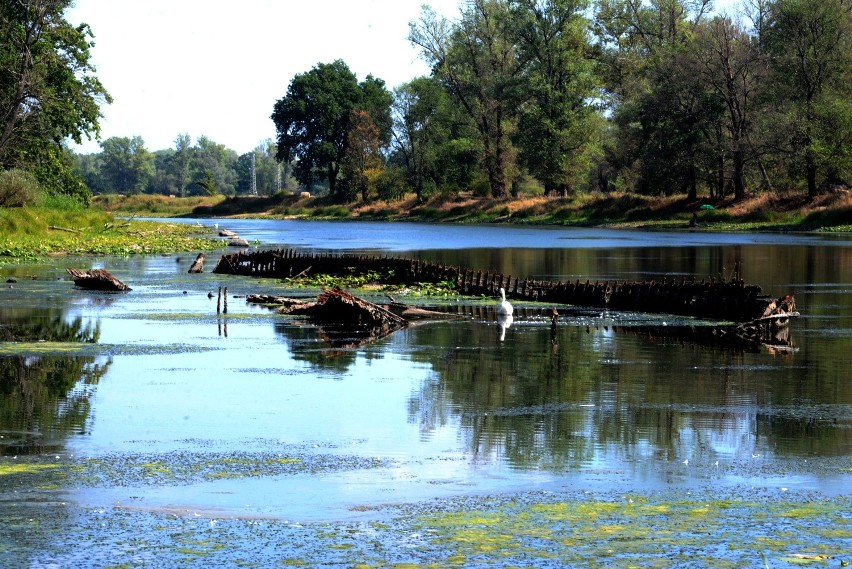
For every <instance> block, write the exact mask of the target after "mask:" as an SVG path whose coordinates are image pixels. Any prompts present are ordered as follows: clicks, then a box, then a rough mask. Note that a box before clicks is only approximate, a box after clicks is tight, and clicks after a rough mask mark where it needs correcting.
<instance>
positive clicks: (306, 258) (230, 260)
mask: <svg viewBox="0 0 852 569" xmlns="http://www.w3.org/2000/svg"><path fill="white" fill-rule="evenodd" d="M213 272H214V273H223V274H233V275H244V276H252V277H273V278H288V277H295V276H304V275H308V274H329V275H340V276H345V275H357V274H364V273H367V272H372V273H375V274H379V275H385V277H384V280H385V281H386V282H387V283H388V284H414V283H440V282H445V283H452V284H453V286H454V288H455V290H456V291H457V292H458V293H459V294H465V295H472V296H479V295H487V296H491V297H496V296H498V294H499V290H500V288H505V290H506V296H507V297H508V298H510V299H513V300H520V301H537V302H547V303H552V304H562V305H574V306H585V307H592V308H602V309H611V310H620V311H635V312H648V313H658V314H673V315H679V316H692V317H696V318H704V319H710V320H716V321H719V320H726V321H731V322H737V323H743V324H744V325H745V324H749V325H752V326H777V325H784V324H786V323H787V320H788V319H789V318H791V317H795V316H798V313H797V312H796V309H795V302H794V300H793V297H792V296H789V295H788V296H784V297H781V298H774V297H771V296H768V295H765V294H762V293H761V288H760V287H759V286H757V285H751V284H746V283H745V282H744V281H743V280H741V279H736V278H735V279H730V280H725V279H713V278H711V279H709V280H705V279H702V280H700V281H698V280H696V279H695V278H692V279H686V278H682V279H663V280H661V281H643V282H627V281H618V282H616V281H613V282H610V281H606V282H600V281H596V282H594V283H593V282H590V281H588V280H587V281H585V282H581V281H580V280H576V281H574V282H562V281H559V282H553V281H541V280H531V279H527V278H520V277H514V278H513V277H512V275H504V274H501V273H495V272H488V271H486V272H483V271H480V270H470V269H462V268H459V267H454V266H448V265H442V264H438V263H432V262H429V261H421V260H416V259H405V258H400V257H380V256H369V255H347V254H342V255H330V254H313V253H307V252H301V251H298V250H294V249H286V250H271V251H253V252H237V253H231V254H228V255H223V256H222V257H221V258H220V259H219V262H218V263H217V265H216V268H214V269H213Z"/></svg>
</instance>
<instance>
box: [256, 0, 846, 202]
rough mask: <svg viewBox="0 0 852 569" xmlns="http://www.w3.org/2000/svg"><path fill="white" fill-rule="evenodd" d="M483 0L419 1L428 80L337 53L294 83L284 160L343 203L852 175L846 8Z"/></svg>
mask: <svg viewBox="0 0 852 569" xmlns="http://www.w3.org/2000/svg"><path fill="white" fill-rule="evenodd" d="M736 10H737V11H736V13H737V14H738V15H737V16H730V15H718V14H714V13H713V11H712V4H711V0H598V1H597V2H594V3H590V2H587V1H586V0H471V1H468V2H464V3H461V5H460V13H459V16H458V18H457V19H453V20H450V19H447V18H445V17H442V16H439V15H438V14H436V13H435V12H434V11H432V10H431V9H429V8H428V7H425V8H424V10H423V13H422V15H421V17H420V19H419V20H418V21H416V22H413V23H411V25H410V32H409V39H410V41H411V42H412V43H413V44H414V45H416V46H418V47H419V49H420V52H421V55H422V57H423V58H424V60H425V61H427V62H428V63H429V65H430V66H431V69H432V73H431V75H430V76H428V77H421V78H416V79H414V80H412V81H410V82H408V83H406V84H404V85H402V86H400V87H398V88H397V89H395V90H394V91H393V92H392V93H389V92H387V91H386V90H385V89H384V85H383V84H382V82H381V81H380V80H377V79H374V78H372V77H368V78H367V80H366V81H365V82H363V83H360V84H359V83H358V82H357V81H356V79H355V77H354V75H353V74H352V73H351V71H350V70H349V69H348V68H347V67H346V65H345V63H344V62H342V61H336V62H334V63H331V64H322V63H321V64H318V65H317V66H316V67H314V68H313V69H311V70H310V71H308V72H306V73H303V74H300V75H297V76H296V77H295V78H294V79H293V81H292V82H291V83H290V86H289V89H288V91H287V94H286V95H285V96H284V97H283V98H282V99H280V100H279V101H278V102H277V103H276V105H275V109H274V112H273V114H272V119H273V121H274V122H275V124H276V129H277V133H278V135H277V144H278V157H279V158H280V159H282V160H293V161H295V163H296V167H295V170H294V174H295V176H296V178H297V179H298V180H299V182H300V183H302V184H306V185H309V184H311V183H313V182H314V181H316V180H318V179H319V180H323V179H324V180H327V181H328V185H329V190H330V191H331V193H332V194H337V195H338V196H339V197H340V198H342V199H353V198H355V197H356V196H361V198H362V199H364V200H367V199H369V198H370V196H374V197H378V198H393V197H397V196H399V195H400V194H402V193H404V192H408V191H413V192H414V193H415V194H416V195H417V197H418V199H419V200H422V199H423V198H425V197H426V196H428V195H429V194H430V193H433V192H457V191H459V190H473V191H475V192H476V193H479V194H482V195H491V196H494V197H503V196H506V195H509V194H511V195H517V194H518V193H520V192H521V191H523V189H524V188H529V187H534V188H538V189H540V190H541V191H543V192H544V193H545V194H547V195H560V196H568V195H572V194H576V193H578V192H588V191H594V190H602V191H610V190H614V189H618V190H627V191H637V192H641V193H646V194H654V195H657V194H666V195H673V194H684V195H686V196H688V197H689V198H691V199H696V198H697V197H698V195H699V192H706V194H707V195H709V197H710V198H712V199H721V198H724V197H727V196H731V197H734V198H736V199H739V198H742V197H743V196H745V194H746V192H747V191H760V190H766V191H772V190H777V189H801V190H802V191H806V192H807V195H808V196H809V197H814V196H815V195H816V194H817V193H818V192H819V191H820V190H821V189H824V188H827V187H830V186H833V185H849V183H850V177H852V99H850V97H848V93H847V91H848V85H849V84H850V79H852V38H850V32H852V2H850V1H849V0H744V3H743V4H742V5H740V6H738V7H736Z"/></svg>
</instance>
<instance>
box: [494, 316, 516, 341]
mask: <svg viewBox="0 0 852 569" xmlns="http://www.w3.org/2000/svg"><path fill="white" fill-rule="evenodd" d="M514 320H515V319H514V318H513V317H512V315H511V314H499V315H498V316H497V325H498V326H500V341H501V342H502V341H504V340H505V339H506V330H508V329H509V328H511V327H512V322H514Z"/></svg>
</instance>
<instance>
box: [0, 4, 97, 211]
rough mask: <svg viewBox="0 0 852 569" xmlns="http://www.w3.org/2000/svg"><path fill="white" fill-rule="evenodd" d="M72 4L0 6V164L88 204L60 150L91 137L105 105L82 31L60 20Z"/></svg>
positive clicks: (85, 31)
mask: <svg viewBox="0 0 852 569" xmlns="http://www.w3.org/2000/svg"><path fill="white" fill-rule="evenodd" d="M70 5H71V0H16V1H11V2H2V3H0V38H2V41H0V167H2V168H3V169H4V170H6V169H12V168H18V169H21V170H25V171H28V172H30V173H31V174H33V175H34V176H35V177H36V179H37V180H38V181H39V184H40V186H41V190H42V191H46V192H48V193H51V194H65V195H69V196H72V197H73V198H75V199H77V200H78V201H81V202H87V201H88V197H89V195H90V194H89V191H88V189H87V188H86V186H85V185H84V184H83V183H82V181H81V180H80V179H79V177H78V176H76V175H75V174H74V168H73V160H72V158H71V156H70V155H69V153H68V151H67V150H66V149H65V148H64V147H63V146H62V144H63V141H64V140H66V139H68V138H70V139H73V140H74V141H76V142H80V141H81V139H82V137H83V136H92V135H97V134H98V131H99V126H98V120H99V119H100V117H101V113H100V104H101V103H103V102H108V101H109V100H110V97H109V95H108V94H107V92H106V90H105V89H104V87H103V86H102V85H101V83H100V82H99V81H98V80H97V78H96V77H95V75H94V68H93V67H92V65H91V63H90V52H89V49H90V47H91V45H92V42H91V38H92V34H91V31H90V30H89V28H88V26H87V25H85V24H81V25H79V26H76V27H75V26H72V25H71V24H69V23H68V22H67V21H66V20H65V19H64V17H63V13H64V11H65V10H66V9H67V8H68V7H69V6H70Z"/></svg>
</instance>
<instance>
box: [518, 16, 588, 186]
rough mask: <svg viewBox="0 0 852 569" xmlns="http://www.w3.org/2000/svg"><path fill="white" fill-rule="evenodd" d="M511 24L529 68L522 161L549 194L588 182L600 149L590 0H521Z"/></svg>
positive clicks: (522, 107)
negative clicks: (587, 179) (594, 102)
mask: <svg viewBox="0 0 852 569" xmlns="http://www.w3.org/2000/svg"><path fill="white" fill-rule="evenodd" d="M512 4H513V6H512V26H513V30H514V36H515V38H516V44H517V46H518V58H519V59H520V62H519V63H520V65H521V66H522V67H523V75H522V78H521V81H520V84H521V85H522V89H519V90H518V91H519V95H520V96H519V105H518V108H519V115H520V119H519V122H518V135H517V140H518V144H517V145H518V149H519V157H520V160H521V163H522V164H523V165H525V166H526V167H527V169H528V170H529V171H530V173H532V174H533V176H535V177H536V178H537V179H538V180H540V181H541V183H542V184H543V185H544V190H545V193H546V194H551V193H559V194H561V195H563V196H564V195H567V194H569V193H571V192H572V191H573V190H575V189H576V188H577V187H578V185H580V184H581V183H583V182H585V180H586V178H587V174H588V172H589V170H590V169H591V165H592V161H593V159H594V158H595V155H596V153H597V152H598V151H599V148H600V131H601V128H602V121H601V120H600V115H599V113H598V111H597V109H596V108H595V107H594V106H593V104H592V103H591V101H593V100H594V99H595V98H596V96H597V94H598V90H597V89H598V82H599V81H598V78H597V75H596V73H595V71H596V70H595V62H594V60H593V59H592V58H591V57H590V56H589V54H590V51H591V46H590V45H589V38H588V36H587V29H588V21H587V20H586V18H585V16H584V12H585V11H586V10H587V9H588V5H587V4H588V3H587V2H586V1H585V0H517V1H515V2H513V3H512Z"/></svg>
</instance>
